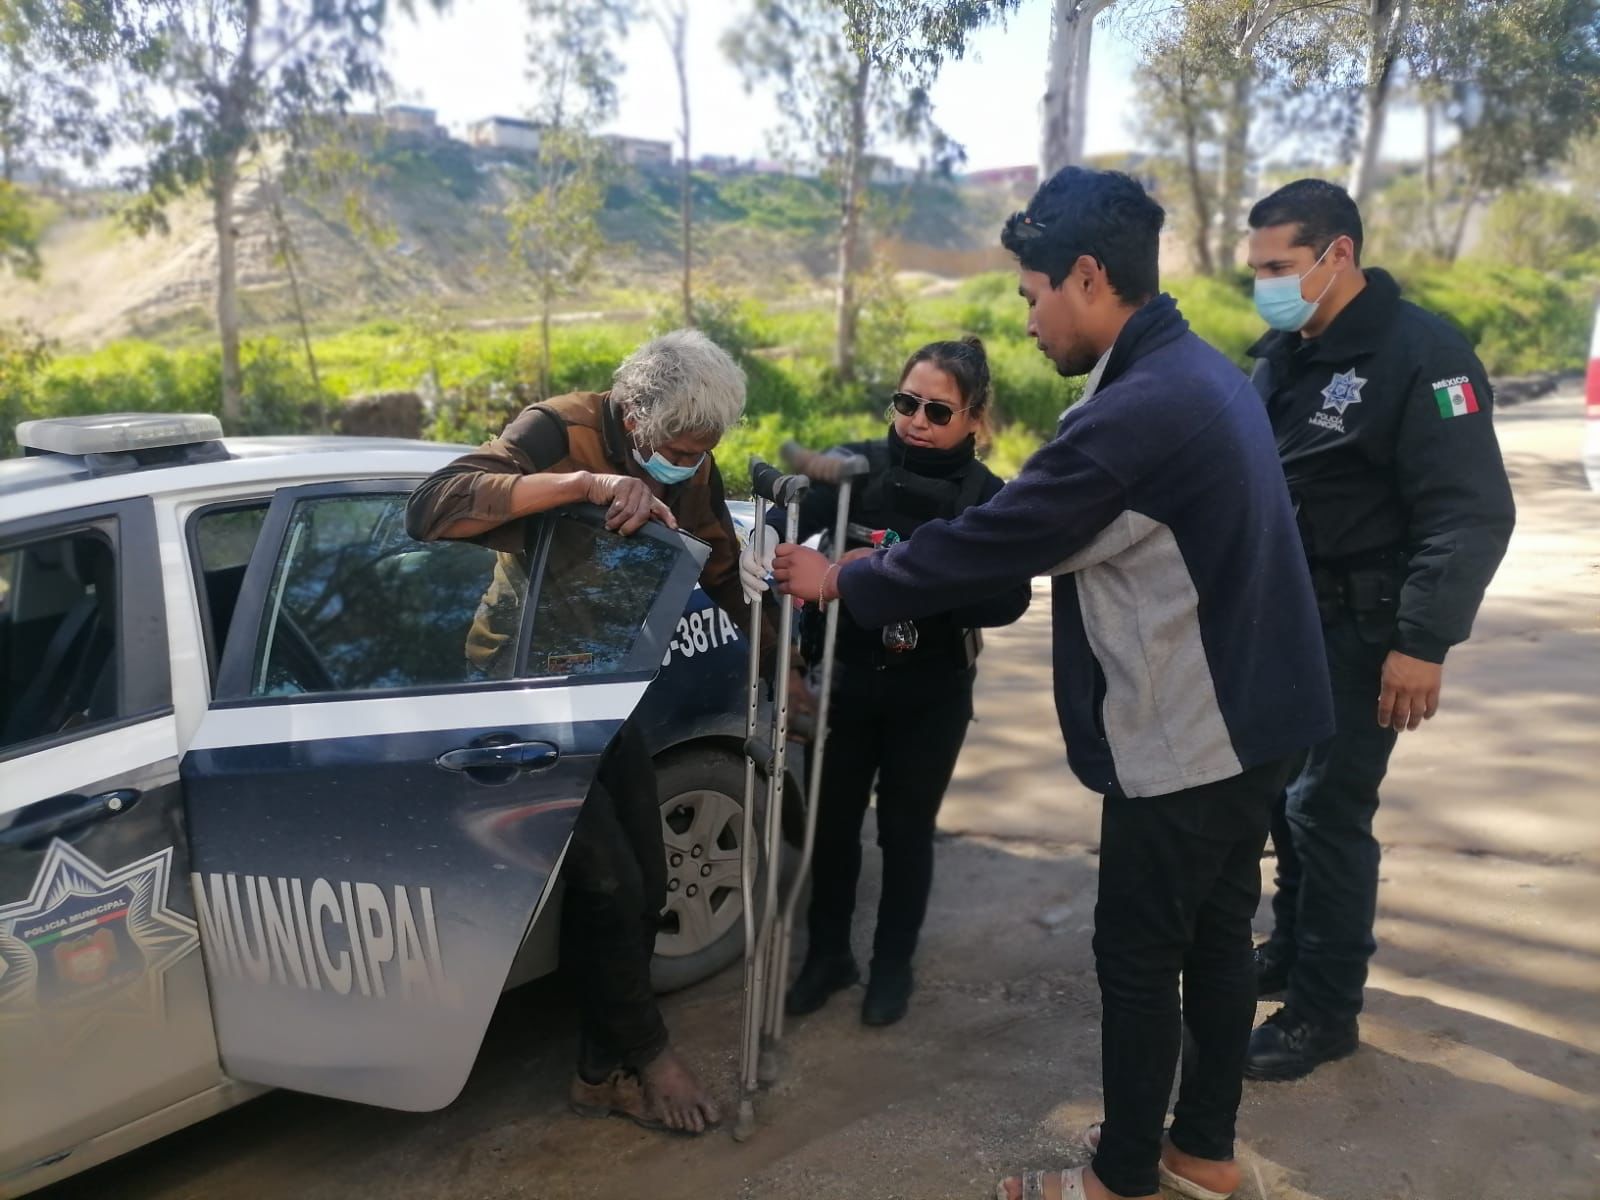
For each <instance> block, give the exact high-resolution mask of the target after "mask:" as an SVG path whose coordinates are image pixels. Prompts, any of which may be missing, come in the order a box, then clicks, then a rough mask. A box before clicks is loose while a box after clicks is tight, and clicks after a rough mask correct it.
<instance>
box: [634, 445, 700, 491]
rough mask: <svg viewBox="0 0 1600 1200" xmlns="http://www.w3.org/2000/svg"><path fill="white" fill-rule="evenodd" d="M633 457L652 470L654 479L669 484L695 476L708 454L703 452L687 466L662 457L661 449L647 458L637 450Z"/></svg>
mask: <svg viewBox="0 0 1600 1200" xmlns="http://www.w3.org/2000/svg"><path fill="white" fill-rule="evenodd" d="M633 457H634V461H635V462H637V463H638V464H639V465H640V466H641V467H643V468H644V469H645V470H646V471H648V472H650V478H651V479H654V480H655V481H656V482H657V483H667V484H672V483H682V482H683V481H684V480H685V479H691V478H693V477H694V473H695V472H696V471H698V470H699V469H700V464H701V463H703V462H705V460H706V456H705V455H704V454H702V455H701V456H700V457H699V458H697V459H695V460H694V462H692V463H691V464H689V465H688V466H687V467H680V466H679V465H678V464H677V463H671V462H668V461H667V460H666V459H664V458H662V457H661V451H659V450H655V451H652V452H651V454H650V457H649V458H645V457H644V455H642V454H640V453H639V452H638V451H637V450H635V451H634V452H633Z"/></svg>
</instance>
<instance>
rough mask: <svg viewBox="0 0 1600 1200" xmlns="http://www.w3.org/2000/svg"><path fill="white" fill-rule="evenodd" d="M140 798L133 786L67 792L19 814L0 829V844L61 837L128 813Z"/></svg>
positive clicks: (38, 803) (20, 844)
mask: <svg viewBox="0 0 1600 1200" xmlns="http://www.w3.org/2000/svg"><path fill="white" fill-rule="evenodd" d="M138 800H139V793H138V792H136V791H134V790H133V789H132V788H118V789H117V790H116V791H111V792H100V793H99V794H98V795H94V796H82V795H79V794H78V793H76V792H66V793H64V794H62V795H60V796H51V797H50V798H49V799H48V800H40V801H38V802H37V803H35V804H30V805H28V806H27V807H26V808H24V809H22V811H21V812H19V813H18V814H17V819H16V820H15V821H13V822H12V823H11V824H10V825H8V826H7V827H6V828H5V829H3V830H0V846H27V845H29V844H30V843H33V842H42V841H45V840H46V839H48V838H53V837H60V836H61V835H62V834H64V833H70V832H72V831H73V830H74V829H81V828H82V827H83V826H85V825H92V824H94V823H95V822H96V821H104V820H106V819H107V818H108V817H114V816H116V815H117V814H118V813H125V812H127V811H128V810H129V809H130V808H132V807H133V806H134V805H135V804H136V803H138Z"/></svg>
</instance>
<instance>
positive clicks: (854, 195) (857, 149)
mask: <svg viewBox="0 0 1600 1200" xmlns="http://www.w3.org/2000/svg"><path fill="white" fill-rule="evenodd" d="M871 75H872V63H871V60H870V59H867V58H861V59H859V61H858V62H857V65H856V78H855V82H854V83H853V84H852V85H851V88H850V128H849V131H848V139H847V142H846V145H845V160H844V172H843V178H842V179H841V180H840V184H841V188H842V190H843V193H844V196H843V204H842V208H841V211H840V215H839V275H838V284H837V305H836V307H837V311H838V325H837V329H836V332H835V337H834V348H833V369H834V372H835V373H836V374H837V375H838V377H839V380H840V381H841V382H843V383H849V382H850V381H851V380H852V379H854V378H855V373H856V323H857V318H858V317H859V315H860V313H859V303H858V301H857V300H856V268H857V265H858V261H859V258H860V243H861V208H862V203H863V201H864V199H865V193H866V178H865V176H866V173H867V171H866V168H867V157H866V145H867V86H868V84H869V83H870V81H871Z"/></svg>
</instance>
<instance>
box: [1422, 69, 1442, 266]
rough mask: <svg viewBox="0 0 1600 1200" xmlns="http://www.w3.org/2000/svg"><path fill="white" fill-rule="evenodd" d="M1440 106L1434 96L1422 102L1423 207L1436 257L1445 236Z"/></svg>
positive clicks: (1438, 255)
mask: <svg viewBox="0 0 1600 1200" xmlns="http://www.w3.org/2000/svg"><path fill="white" fill-rule="evenodd" d="M1438 170H1439V107H1438V105H1437V104H1435V103H1434V102H1433V100H1432V98H1431V97H1430V98H1428V99H1426V100H1424V101H1423V102H1422V208H1423V215H1424V219H1425V220H1426V223H1427V227H1428V249H1429V251H1431V252H1432V253H1433V255H1434V256H1435V257H1440V256H1442V255H1443V254H1444V238H1443V237H1442V236H1441V235H1440V233H1439V181H1438Z"/></svg>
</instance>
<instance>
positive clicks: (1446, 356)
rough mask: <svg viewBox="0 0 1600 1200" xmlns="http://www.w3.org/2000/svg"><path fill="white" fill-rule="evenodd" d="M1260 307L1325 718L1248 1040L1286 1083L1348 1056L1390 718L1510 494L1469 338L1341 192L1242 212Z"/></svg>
mask: <svg viewBox="0 0 1600 1200" xmlns="http://www.w3.org/2000/svg"><path fill="white" fill-rule="evenodd" d="M1250 228H1251V234H1250V266H1251V268H1252V269H1253V270H1254V271H1255V273H1256V307H1257V309H1258V310H1259V312H1260V314H1261V317H1262V319H1263V320H1265V321H1266V322H1267V324H1268V325H1270V326H1271V327H1272V330H1273V331H1272V332H1270V333H1268V334H1267V335H1266V336H1265V337H1263V338H1262V339H1261V340H1260V341H1259V342H1257V343H1256V345H1255V346H1254V347H1252V348H1251V351H1250V353H1251V355H1252V356H1253V357H1255V359H1256V360H1257V363H1256V370H1255V376H1254V381H1255V384H1256V389H1257V391H1258V392H1259V393H1260V394H1261V396H1262V398H1263V399H1264V400H1265V401H1266V405H1267V411H1268V414H1269V416H1270V417H1271V420H1272V427H1273V431H1274V433H1275V434H1276V436H1277V441H1278V454H1279V457H1280V458H1281V459H1282V460H1283V468H1284V473H1285V475H1286V476H1287V478H1288V482H1289V492H1290V495H1291V497H1292V499H1293V501H1294V504H1295V509H1296V516H1297V520H1298V523H1299V526H1300V534H1301V537H1302V539H1303V540H1304V541H1305V547H1306V554H1307V557H1308V558H1309V559H1310V562H1311V568H1312V579H1313V582H1314V584H1315V586H1316V591H1317V603H1318V609H1319V610H1320V613H1321V616H1322V626H1323V629H1322V632H1323V639H1324V641H1325V643H1326V646H1327V653H1328V667H1329V670H1330V673H1331V675H1332V679H1333V695H1334V709H1335V719H1336V723H1337V732H1336V733H1335V734H1334V735H1333V737H1331V738H1330V739H1328V740H1327V741H1325V742H1323V743H1321V744H1320V745H1318V746H1315V747H1314V748H1312V750H1311V751H1310V752H1309V753H1308V755H1307V757H1306V761H1305V764H1304V766H1303V767H1302V768H1301V770H1300V772H1299V773H1298V775H1296V776H1295V778H1294V779H1293V780H1292V781H1291V783H1290V784H1289V787H1288V790H1287V793H1286V795H1285V797H1284V799H1283V800H1282V801H1280V803H1279V806H1278V810H1277V813H1276V815H1275V819H1274V822H1273V827H1272V840H1273V843H1274V845H1275V846H1276V848H1277V854H1278V878H1277V885H1278V890H1277V895H1276V896H1275V897H1274V898H1273V904H1272V909H1273V917H1274V928H1273V931H1272V936H1271V938H1270V939H1269V940H1268V941H1267V943H1266V944H1265V945H1264V946H1261V947H1259V948H1258V949H1257V952H1256V963H1257V972H1258V979H1259V985H1260V991H1261V994H1262V995H1269V994H1271V993H1273V992H1276V991H1280V990H1282V989H1283V988H1284V987H1285V986H1286V985H1287V988H1288V997H1287V1001H1288V1002H1287V1003H1286V1004H1285V1005H1284V1007H1283V1008H1281V1009H1279V1010H1278V1011H1277V1012H1276V1013H1274V1014H1273V1015H1272V1016H1271V1017H1269V1018H1268V1019H1267V1022H1266V1024H1264V1025H1262V1026H1261V1027H1260V1028H1259V1029H1257V1030H1256V1031H1255V1033H1254V1035H1253V1036H1252V1037H1251V1041H1250V1056H1249V1061H1248V1064H1247V1066H1246V1071H1245V1073H1246V1075H1248V1076H1249V1077H1250V1078H1252V1079H1297V1078H1299V1077H1300V1076H1302V1075H1305V1074H1307V1073H1308V1072H1310V1071H1311V1070H1313V1069H1314V1068H1315V1067H1316V1066H1317V1065H1318V1064H1319V1063H1323V1062H1328V1061H1331V1060H1333V1059H1336V1058H1342V1057H1344V1056H1345V1055H1347V1054H1351V1053H1353V1052H1354V1051H1355V1048H1356V1042H1357V1030H1356V1015H1357V1014H1358V1013H1359V1012H1360V1011H1361V992H1362V987H1363V986H1364V984H1365V983H1366V977H1367V960H1368V959H1369V958H1370V957H1371V956H1372V953H1373V951H1374V949H1376V943H1375V942H1374V941H1373V936H1372V923H1373V916H1374V912H1375V909H1376V906H1377V893H1378V843H1377V840H1376V839H1375V838H1374V837H1373V836H1372V818H1373V814H1374V813H1375V812H1376V810H1377V807H1378V785H1379V783H1380V782H1381V781H1382V780H1383V776H1384V771H1385V769H1386V768H1387V765H1388V762H1389V754H1390V751H1392V750H1393V749H1394V745H1395V740H1396V738H1397V737H1398V735H1399V734H1400V732H1401V731H1402V730H1410V729H1416V728H1418V727H1419V726H1420V725H1421V724H1422V722H1423V721H1424V720H1427V719H1428V718H1430V717H1432V716H1433V715H1434V713H1435V711H1436V710H1437V709H1438V706H1439V687H1440V677H1441V674H1442V671H1443V666H1442V664H1443V663H1444V658H1445V652H1446V651H1447V650H1449V649H1450V647H1451V646H1453V645H1455V644H1456V643H1458V642H1462V641H1465V640H1466V638H1467V635H1468V633H1469V632H1470V631H1471V628H1472V619H1473V616H1474V615H1475V614H1476V612H1477V610H1478V605H1479V603H1480V601H1481V600H1482V599H1483V592H1484V589H1485V588H1486V587H1487V586H1488V584H1489V580H1490V578H1491V577H1492V576H1493V575H1494V571H1495V568H1496V566H1498V565H1499V562H1500V558H1501V556H1502V555H1503V554H1504V553H1505V548H1506V541H1507V539H1508V538H1509V537H1510V535H1511V526H1512V522H1513V517H1514V513H1513V508H1512V501H1511V489H1510V486H1509V484H1508V483H1507V481H1506V473H1505V467H1504V464H1503V463H1502V462H1501V459H1500V448H1499V446H1498V445H1497V444H1496V442H1495V436H1494V427H1493V425H1492V424H1491V423H1490V418H1489V410H1490V407H1491V402H1492V394H1491V391H1490V388H1489V383H1488V381H1487V380H1486V379H1485V378H1484V372H1483V365H1482V364H1481V363H1479V361H1478V359H1477V357H1476V356H1475V355H1474V354H1473V352H1472V350H1471V348H1470V347H1469V346H1468V344H1467V342H1466V340H1465V339H1464V338H1463V337H1462V336H1461V335H1460V334H1459V333H1458V332H1457V331H1456V330H1455V329H1454V328H1453V327H1452V326H1451V325H1450V324H1449V323H1448V322H1446V321H1444V320H1442V319H1441V318H1439V317H1437V316H1434V315H1432V314H1431V313H1427V312H1424V311H1423V310H1422V309H1420V308H1418V307H1417V306H1416V305H1414V304H1410V303H1408V302H1406V301H1404V300H1401V299H1400V289H1399V287H1398V286H1397V285H1396V283H1395V281H1394V280H1393V278H1391V277H1390V276H1389V275H1388V274H1387V273H1385V272H1383V271H1380V270H1376V269H1368V270H1365V271H1363V270H1362V268H1361V265H1360V261H1361V214H1360V213H1359V212H1358V211H1357V209H1356V206H1355V203H1354V202H1353V201H1352V200H1351V199H1350V197H1349V196H1348V195H1346V194H1345V192H1344V190H1343V189H1341V188H1339V187H1337V186H1335V185H1334V184H1331V183H1325V182H1323V181H1322V180H1319V179H1302V180H1300V181H1298V182H1296V183H1291V184H1289V185H1288V186H1287V187H1284V188H1282V189H1281V190H1279V191H1277V192H1274V193H1273V194H1272V195H1270V196H1268V197H1267V198H1266V199H1265V200H1263V201H1261V202H1260V203H1259V204H1257V205H1256V206H1255V208H1254V209H1253V210H1252V211H1251V213H1250Z"/></svg>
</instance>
